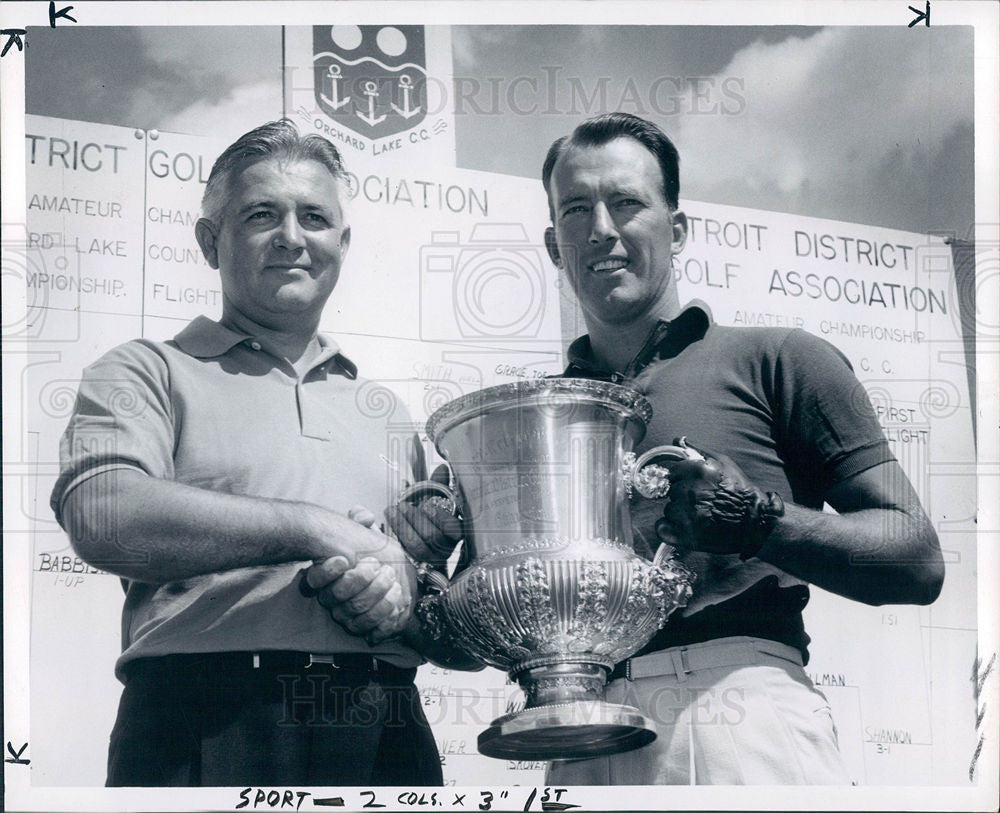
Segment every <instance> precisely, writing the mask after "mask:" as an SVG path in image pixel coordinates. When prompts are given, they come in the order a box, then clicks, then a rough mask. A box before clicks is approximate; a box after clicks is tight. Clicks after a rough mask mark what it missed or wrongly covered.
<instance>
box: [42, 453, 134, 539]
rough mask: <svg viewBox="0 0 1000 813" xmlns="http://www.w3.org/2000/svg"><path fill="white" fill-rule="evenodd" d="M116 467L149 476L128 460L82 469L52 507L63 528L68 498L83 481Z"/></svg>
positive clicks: (64, 527)
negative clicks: (64, 509) (64, 507)
mask: <svg viewBox="0 0 1000 813" xmlns="http://www.w3.org/2000/svg"><path fill="white" fill-rule="evenodd" d="M115 469H131V470H132V471H137V472H139V473H140V474H145V475H147V476H148V472H147V471H146V470H145V469H144V468H142V467H141V466H139V465H137V464H136V463H132V462H130V461H127V460H118V461H115V462H113V463H102V464H101V465H100V466H94V467H93V468H89V469H87V470H86V471H81V472H80V473H79V474H77V475H76V476H75V477H74V478H73V479H72V480H70V481H69V482H68V483H67V484H66V486H65V487H64V488H63V490H62V494H61V495H60V496H59V500H58V502H57V503H55V504H54V505H53V506H52V507H53V508H54V509H55V515H56V521H57V522H58V523H59V525H60V527H61V528H63V530H65V529H66V526H65V525H63V506H64V505H65V504H66V498H67V497H68V496H69V495H70V492H71V491H73V489H75V488H76V487H77V486H79V485H80V484H81V483H83V482H85V481H87V480H89V479H90V478H91V477H96V476H97V475H98V474H104V473H105V472H109V471H114V470H115Z"/></svg>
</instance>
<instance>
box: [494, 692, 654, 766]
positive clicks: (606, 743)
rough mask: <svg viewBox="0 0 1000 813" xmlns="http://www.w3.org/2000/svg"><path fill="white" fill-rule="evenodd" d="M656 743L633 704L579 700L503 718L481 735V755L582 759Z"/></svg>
mask: <svg viewBox="0 0 1000 813" xmlns="http://www.w3.org/2000/svg"><path fill="white" fill-rule="evenodd" d="M655 739H656V732H655V731H653V728H652V726H651V725H650V723H649V721H648V720H647V719H646V718H645V717H643V715H642V714H640V713H639V710H638V709H635V708H633V707H632V706H622V705H618V704H617V703H608V702H607V701H604V700H579V701H577V702H575V703H565V704H560V705H551V706H536V707H535V708H529V709H525V710H524V711H518V712H514V713H513V714H505V715H504V716H503V717H498V718H497V719H496V720H494V721H493V723H492V725H490V727H489V728H487V729H486V730H485V731H484V732H483V733H482V734H480V735H479V742H478V746H479V753H481V754H485V755H486V756H488V757H498V758H500V759H538V760H543V759H544V760H549V759H581V758H584V757H596V756H605V755H607V754H620V753H622V752H624V751H631V750H633V749H635V748H641V747H642V746H644V745H648V744H649V743H651V742H652V741H653V740H655Z"/></svg>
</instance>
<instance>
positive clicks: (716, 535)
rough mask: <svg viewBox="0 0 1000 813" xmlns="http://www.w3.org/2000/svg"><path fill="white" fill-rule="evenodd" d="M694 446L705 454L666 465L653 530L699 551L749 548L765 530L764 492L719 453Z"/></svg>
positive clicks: (741, 551)
mask: <svg viewBox="0 0 1000 813" xmlns="http://www.w3.org/2000/svg"><path fill="white" fill-rule="evenodd" d="M680 442H681V441H680V440H675V441H674V443H675V444H679V443H680ZM698 451H701V452H702V454H703V455H704V457H705V458H706V459H705V460H682V461H680V462H679V463H672V464H671V465H670V492H669V493H668V495H667V503H666V506H665V507H664V509H663V519H661V520H660V521H659V522H657V523H656V531H657V534H658V535H659V536H660V538H661V539H662V540H663V541H665V542H669V543H671V544H674V545H678V546H679V547H682V548H683V547H688V548H691V547H693V548H695V549H696V550H699V551H703V552H705V553H714V554H734V553H739V554H743V555H747V554H748V553H752V552H755V550H756V547H759V545H758V544H757V543H758V541H759V540H761V539H763V536H762V535H761V534H762V533H765V527H764V525H763V521H764V520H763V515H762V507H763V506H764V505H766V504H767V503H768V500H769V497H768V496H766V495H765V494H763V493H762V492H761V491H760V490H759V489H758V488H757V487H756V486H754V485H753V484H752V483H751V482H750V481H749V480H748V479H747V477H746V475H745V474H744V473H743V471H742V470H741V469H740V467H739V466H737V465H736V464H735V463H734V462H733V461H732V460H730V459H729V458H728V457H726V456H725V455H721V454H712V453H709V452H704V451H702V450H698Z"/></svg>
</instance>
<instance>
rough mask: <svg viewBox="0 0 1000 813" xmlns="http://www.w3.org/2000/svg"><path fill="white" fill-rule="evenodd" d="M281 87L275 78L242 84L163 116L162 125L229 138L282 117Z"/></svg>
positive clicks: (193, 133)
mask: <svg viewBox="0 0 1000 813" xmlns="http://www.w3.org/2000/svg"><path fill="white" fill-rule="evenodd" d="M281 115H282V111H281V87H280V86H279V85H278V83H276V82H272V81H265V82H255V83H253V84H249V85H241V86H240V87H236V88H234V89H233V90H231V91H230V92H229V93H228V94H226V95H225V96H223V97H222V98H219V99H199V100H198V101H196V102H194V103H193V104H190V105H188V106H187V107H185V108H184V109H183V110H180V111H178V112H177V113H174V114H173V115H171V116H169V117H167V118H166V119H164V121H163V124H162V125H161V126H160V129H162V130H166V131H168V132H175V133H190V134H192V135H206V136H213V137H215V138H219V139H220V140H222V141H225V142H230V141H234V140H235V139H236V138H238V137H239V136H241V135H242V134H243V133H245V132H247V131H248V130H251V129H253V128H254V127H256V126H257V125H258V124H263V123H264V122H265V121H274V120H275V119H278V118H281Z"/></svg>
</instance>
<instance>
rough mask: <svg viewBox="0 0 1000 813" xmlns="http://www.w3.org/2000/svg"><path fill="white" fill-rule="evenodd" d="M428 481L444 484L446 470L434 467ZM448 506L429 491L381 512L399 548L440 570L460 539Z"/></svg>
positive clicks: (459, 527) (457, 526)
mask: <svg viewBox="0 0 1000 813" xmlns="http://www.w3.org/2000/svg"><path fill="white" fill-rule="evenodd" d="M431 480H432V481H433V482H436V483H441V484H447V482H448V469H447V467H446V466H443V465H442V466H438V468H437V469H435V471H434V474H432V475H431ZM448 503H449V501H448V500H447V499H446V498H444V497H441V496H439V495H437V494H436V493H435V492H433V491H429V492H428V496H422V495H420V494H419V492H418V493H417V495H416V499H415V500H414V501H407V502H401V503H398V504H397V505H392V506H389V507H388V508H387V509H386V510H385V518H386V522H388V523H389V527H390V528H392V530H393V532H394V533H395V534H396V538H397V539H398V540H399V544H400V545H402V546H403V549H404V550H405V551H406V552H407V553H408V554H410V556H412V557H413V558H414V559H416V560H417V561H418V562H427V563H428V564H431V565H434V566H435V567H437V568H441V569H443V568H444V566H445V564H446V563H447V562H448V557H449V556H451V553H452V551H453V550H454V549H455V546H456V545H457V544H458V543H459V541H460V540H461V539H462V522H461V520H459V519H458V518H457V517H456V516H455V514H454V513H453V511H452V508H453V506H450V505H449V504H448Z"/></svg>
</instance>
